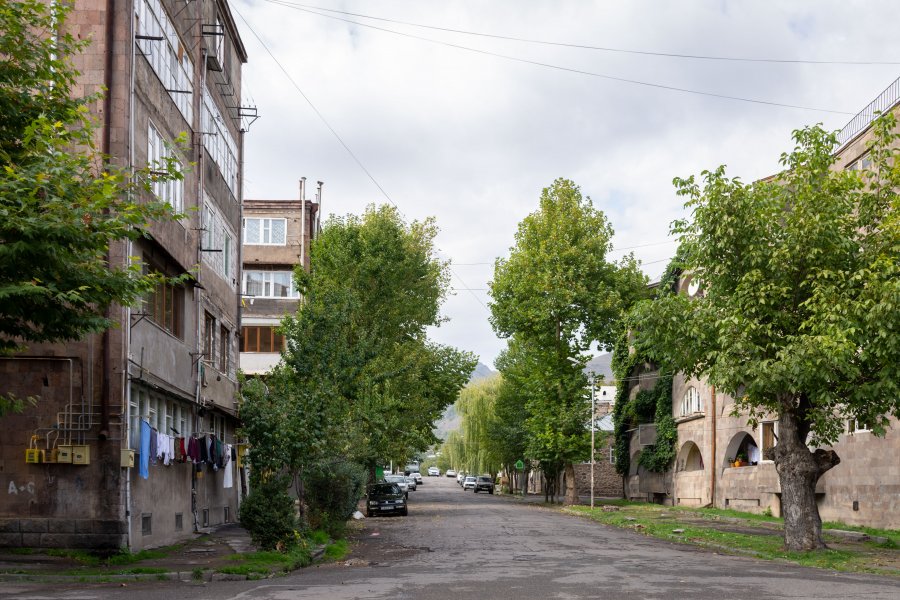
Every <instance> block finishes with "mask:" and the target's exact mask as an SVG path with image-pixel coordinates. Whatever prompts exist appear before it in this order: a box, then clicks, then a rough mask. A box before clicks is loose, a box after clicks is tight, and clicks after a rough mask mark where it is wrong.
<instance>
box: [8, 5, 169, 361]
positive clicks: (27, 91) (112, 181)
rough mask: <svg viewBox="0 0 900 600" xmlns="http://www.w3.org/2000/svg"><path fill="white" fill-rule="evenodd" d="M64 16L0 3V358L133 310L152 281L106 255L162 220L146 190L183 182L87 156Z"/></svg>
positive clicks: (86, 131) (84, 105)
mask: <svg viewBox="0 0 900 600" xmlns="http://www.w3.org/2000/svg"><path fill="white" fill-rule="evenodd" d="M69 10H70V7H69V4H67V3H65V2H50V3H46V2H40V1H38V0H23V1H20V2H3V3H2V4H0V354H3V353H10V352H13V351H16V350H19V349H21V348H22V345H23V344H24V343H28V342H59V341H66V340H72V339H79V338H82V337H84V336H85V335H87V334H89V333H96V332H99V331H103V330H105V329H107V328H109V327H110V326H112V324H113V323H112V320H111V319H110V318H109V317H108V316H107V309H108V308H109V307H110V306H111V305H112V304H116V303H117V304H122V305H128V304H133V303H134V302H135V301H136V300H137V299H138V298H140V297H141V296H142V295H143V294H145V293H146V292H148V291H150V290H151V289H152V287H153V286H154V285H156V284H157V283H159V278H158V276H156V275H153V274H144V273H142V271H141V265H140V264H137V263H134V264H130V265H117V264H113V263H112V262H111V261H110V260H109V256H108V249H109V246H110V244H114V243H116V242H119V241H125V240H128V239H136V238H138V237H140V236H142V235H145V233H146V230H147V227H148V224H149V223H150V222H152V221H155V220H158V219H171V218H173V215H172V211H171V207H170V206H169V205H167V204H165V203H161V202H158V201H155V199H153V197H152V195H151V194H150V192H149V189H150V188H149V183H150V180H151V178H157V179H171V178H180V177H182V175H181V173H180V172H178V170H177V169H176V166H175V163H174V161H170V162H167V163H165V164H162V165H154V166H153V169H154V171H153V174H152V175H151V172H150V171H149V170H140V171H130V170H128V169H125V168H118V167H115V166H113V165H112V164H110V161H109V159H108V157H105V156H103V155H102V154H101V153H100V151H99V150H98V149H97V147H96V144H95V133H96V125H95V124H94V122H93V120H92V117H91V115H90V111H89V107H90V106H91V104H92V103H94V102H96V101H97V100H98V96H85V97H75V96H73V93H72V92H73V87H74V85H75V82H76V80H77V77H78V75H79V73H78V71H76V70H75V69H74V67H73V66H72V63H71V57H72V56H73V55H74V54H76V53H78V52H81V51H82V50H83V49H84V48H85V46H86V45H87V42H86V41H79V40H76V39H74V38H73V36H72V35H71V34H69V33H64V28H63V25H64V22H65V18H66V15H67V14H68V12H69ZM52 32H57V33H58V35H51V33H52ZM141 196H142V197H143V198H144V200H146V201H140V200H139V197H141Z"/></svg>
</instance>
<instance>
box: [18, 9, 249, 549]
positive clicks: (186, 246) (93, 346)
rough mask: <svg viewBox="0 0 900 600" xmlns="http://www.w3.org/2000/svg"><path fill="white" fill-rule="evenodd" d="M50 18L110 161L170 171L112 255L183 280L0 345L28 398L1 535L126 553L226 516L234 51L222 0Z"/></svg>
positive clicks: (237, 187)
mask: <svg viewBox="0 0 900 600" xmlns="http://www.w3.org/2000/svg"><path fill="white" fill-rule="evenodd" d="M65 26H66V28H67V29H69V30H70V31H71V32H72V33H73V34H74V35H76V36H77V37H79V38H81V39H87V38H90V39H91V40H92V43H91V45H90V46H89V47H88V49H87V50H86V52H85V53H84V54H83V55H80V56H78V57H76V63H77V67H78V68H79V70H80V71H81V73H82V75H81V77H80V88H79V89H78V90H76V93H84V94H90V93H92V92H95V91H97V90H98V89H100V86H101V85H102V86H104V87H105V88H106V89H107V90H108V92H107V93H108V99H107V100H106V101H105V102H102V103H101V104H100V105H99V106H98V107H97V117H98V119H99V121H100V123H101V128H100V130H99V135H100V136H101V137H102V139H103V148H104V150H105V151H107V153H108V154H109V155H110V156H111V157H112V161H113V162H114V163H117V164H120V165H125V166H135V167H143V166H145V165H151V166H152V165H153V163H154V161H158V160H160V159H161V158H163V157H166V156H173V155H174V157H175V158H176V160H177V161H178V163H180V165H182V168H183V173H184V179H183V180H181V181H172V182H167V183H165V184H162V183H157V184H155V185H154V186H153V187H154V189H153V193H154V194H155V195H156V196H158V197H160V198H162V199H165V200H167V201H168V202H169V203H171V204H172V205H173V207H174V208H175V210H176V211H178V212H182V213H184V214H185V215H186V216H185V218H184V219H182V220H179V221H168V222H159V223H155V224H154V225H153V226H152V227H151V230H150V234H151V235H150V236H149V237H148V238H145V239H141V240H138V241H135V242H133V243H129V244H117V245H115V246H114V247H112V248H111V249H110V251H111V255H112V257H113V260H114V261H117V262H118V264H124V263H125V262H126V261H129V260H130V258H129V257H138V258H139V259H140V260H141V261H142V262H143V265H144V268H145V269H147V270H153V271H158V272H161V273H164V274H167V275H180V274H184V273H192V274H193V277H192V278H189V280H188V281H187V282H186V283H184V284H181V285H172V284H165V285H162V284H161V285H159V286H158V287H157V288H156V290H155V291H154V292H153V293H152V294H150V295H148V296H147V297H146V298H144V300H143V302H142V303H140V305H138V306H129V307H113V308H112V309H111V313H112V314H111V316H112V318H113V320H114V321H115V322H116V323H117V326H116V327H114V328H112V329H110V330H108V331H106V332H104V333H103V334H99V335H92V336H89V337H87V338H86V339H84V340H79V341H73V342H71V343H67V344H55V345H31V346H30V347H29V348H28V349H27V350H26V351H25V352H23V353H22V354H20V355H16V356H12V357H3V358H0V393H7V392H12V393H15V394H16V395H18V396H20V397H26V396H35V397H37V398H39V402H38V403H37V405H36V406H35V407H33V408H29V409H27V410H26V411H25V412H24V413H22V414H16V415H8V416H6V417H4V418H3V419H2V420H0V487H2V490H3V492H4V494H5V501H4V502H2V503H0V532H2V533H0V545H2V546H27V547H68V548H76V547H82V548H120V547H127V548H130V549H132V550H140V549H142V548H148V547H153V546H161V545H166V544H171V543H174V542H176V541H178V540H180V539H184V538H186V537H188V536H190V535H191V534H192V532H194V531H197V530H201V529H203V528H205V527H210V526H215V525H217V524H221V523H225V522H229V521H232V520H234V519H236V515H237V509H238V502H239V498H240V493H241V484H242V481H243V480H244V478H243V477H242V475H241V471H240V470H239V469H238V468H236V467H237V465H236V463H237V461H236V460H234V459H235V458H236V454H237V453H236V452H234V450H235V445H236V441H237V440H236V438H235V431H236V426H237V420H236V417H235V415H236V410H235V406H236V404H235V399H236V394H237V391H238V388H237V378H236V375H237V370H238V360H239V354H238V339H239V331H238V327H239V323H240V261H239V248H240V239H241V238H240V236H241V184H242V173H241V164H242V160H241V154H242V149H243V134H244V132H245V130H246V128H247V121H246V119H245V114H246V112H247V111H246V110H245V109H243V108H242V107H241V102H240V98H241V72H242V68H243V65H244V64H245V63H246V61H247V55H246V51H245V49H244V46H243V43H242V41H241V37H240V34H239V32H238V30H237V27H236V25H235V22H234V19H233V17H232V13H231V11H230V9H229V6H228V3H227V1H226V0H194V1H192V2H184V1H182V0H103V1H100V0H75V2H74V9H73V11H72V13H71V14H70V17H69V19H68V20H67V22H66V25H65ZM180 134H184V135H185V136H186V140H187V143H186V144H184V145H183V146H177V145H175V146H173V145H172V142H174V141H175V140H176V139H177V138H178V136H179V135H180ZM27 450H30V451H28V452H26V451H27Z"/></svg>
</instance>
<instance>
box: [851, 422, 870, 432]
mask: <svg viewBox="0 0 900 600" xmlns="http://www.w3.org/2000/svg"><path fill="white" fill-rule="evenodd" d="M867 431H872V424H871V423H867V422H865V421H860V420H859V419H850V420H849V421H847V433H865V432H867Z"/></svg>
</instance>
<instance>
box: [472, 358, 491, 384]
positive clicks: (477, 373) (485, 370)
mask: <svg viewBox="0 0 900 600" xmlns="http://www.w3.org/2000/svg"><path fill="white" fill-rule="evenodd" d="M496 374H497V371H494V370H493V369H491V368H490V367H489V366H487V365H486V364H484V363H482V362H479V363H478V364H477V365H475V370H474V371H472V376H471V377H469V383H472V382H473V381H478V380H479V379H484V378H486V377H491V376H493V375H496Z"/></svg>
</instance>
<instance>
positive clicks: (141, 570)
mask: <svg viewBox="0 0 900 600" xmlns="http://www.w3.org/2000/svg"><path fill="white" fill-rule="evenodd" d="M168 572H169V570H168V569H165V568H162V567H132V568H130V569H123V570H121V571H116V573H117V574H119V575H159V574H160V573H168Z"/></svg>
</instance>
